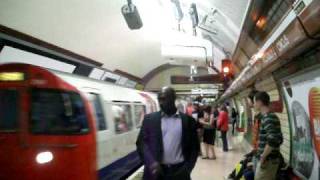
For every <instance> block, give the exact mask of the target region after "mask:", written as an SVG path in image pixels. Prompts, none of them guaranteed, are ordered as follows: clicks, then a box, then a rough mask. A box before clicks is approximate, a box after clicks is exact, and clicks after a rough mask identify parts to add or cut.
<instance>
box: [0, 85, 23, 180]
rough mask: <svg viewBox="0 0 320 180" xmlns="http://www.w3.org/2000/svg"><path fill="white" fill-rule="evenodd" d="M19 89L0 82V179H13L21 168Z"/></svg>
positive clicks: (20, 104) (20, 100)
mask: <svg viewBox="0 0 320 180" xmlns="http://www.w3.org/2000/svg"><path fill="white" fill-rule="evenodd" d="M22 98H23V97H22V94H21V89H20V88H17V87H14V86H10V87H8V86H7V87H5V86H4V85H3V84H2V83H1V82H0V154H1V156H0V164H1V167H2V168H1V171H0V179H8V177H10V178H12V177H13V178H12V179H15V178H14V176H15V175H16V173H18V172H17V171H16V170H17V169H22V168H23V161H22V160H23V159H22V158H21V159H20V160H18V158H19V156H20V155H21V154H22V153H23V147H22V146H21V136H20V135H21V134H20V130H21V127H20V123H21V120H22V115H23V111H21V110H23V103H21V102H22Z"/></svg>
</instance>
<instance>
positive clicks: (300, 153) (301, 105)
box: [281, 69, 320, 180]
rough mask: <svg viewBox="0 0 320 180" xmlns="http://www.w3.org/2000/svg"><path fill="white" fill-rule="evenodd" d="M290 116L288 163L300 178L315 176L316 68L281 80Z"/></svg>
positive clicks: (318, 140) (319, 101) (319, 126)
mask: <svg viewBox="0 0 320 180" xmlns="http://www.w3.org/2000/svg"><path fill="white" fill-rule="evenodd" d="M281 84H282V88H283V89H282V90H283V93H284V97H285V99H286V103H287V108H288V113H289V117H290V123H289V125H290V126H291V138H292V141H291V142H292V146H291V148H292V155H291V166H292V167H293V169H294V170H295V172H296V173H297V174H299V175H300V176H301V177H302V178H304V179H310V180H313V179H319V168H320V166H319V159H320V156H319V154H320V153H319V152H320V69H315V70H310V71H304V72H303V73H297V74H295V75H293V76H290V77H288V78H286V79H283V80H282V81H281Z"/></svg>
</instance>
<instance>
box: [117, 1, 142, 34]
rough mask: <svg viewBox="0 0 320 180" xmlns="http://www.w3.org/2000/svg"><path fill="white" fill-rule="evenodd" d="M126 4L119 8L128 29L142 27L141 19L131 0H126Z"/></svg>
mask: <svg viewBox="0 0 320 180" xmlns="http://www.w3.org/2000/svg"><path fill="white" fill-rule="evenodd" d="M127 2H128V4H125V5H124V6H122V8H121V12H122V15H123V16H124V19H125V20H126V22H127V25H128V27H129V28H130V29H133V30H134V29H140V28H141V27H142V25H143V24H142V20H141V18H140V15H139V11H138V9H137V7H136V6H135V5H134V4H132V1H131V0H127Z"/></svg>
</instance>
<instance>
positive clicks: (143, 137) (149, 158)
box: [136, 115, 160, 174]
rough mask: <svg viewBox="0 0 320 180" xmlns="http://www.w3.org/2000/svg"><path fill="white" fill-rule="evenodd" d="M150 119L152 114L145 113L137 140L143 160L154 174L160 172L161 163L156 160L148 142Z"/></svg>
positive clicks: (138, 149)
mask: <svg viewBox="0 0 320 180" xmlns="http://www.w3.org/2000/svg"><path fill="white" fill-rule="evenodd" d="M148 121H150V116H149V115H145V117H144V119H143V121H142V126H141V129H140V132H139V135H138V139H137V141H136V145H137V151H138V154H139V156H140V159H141V161H142V162H143V164H144V165H145V166H146V167H147V168H149V169H150V171H151V172H152V173H153V174H156V173H159V171H160V169H159V168H160V165H159V163H158V162H157V161H156V160H155V158H154V157H153V155H152V153H151V152H150V149H149V144H148V142H149V141H150V139H149V136H148V135H149V132H148Z"/></svg>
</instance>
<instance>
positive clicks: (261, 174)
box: [254, 92, 283, 180]
mask: <svg viewBox="0 0 320 180" xmlns="http://www.w3.org/2000/svg"><path fill="white" fill-rule="evenodd" d="M269 105H270V96H269V95H268V93H266V92H258V93H257V94H256V95H255V103H254V106H255V108H256V109H257V110H258V111H259V112H261V114H262V116H261V121H260V128H259V140H258V150H257V158H258V159H259V162H258V165H257V169H256V173H255V178H254V179H255V180H264V179H265V180H273V179H276V175H277V170H278V168H279V165H280V158H279V157H280V156H279V155H280V145H281V144H282V142H283V137H282V132H281V126H280V121H279V118H278V117H277V116H276V115H275V114H274V113H271V112H270V108H269Z"/></svg>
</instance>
